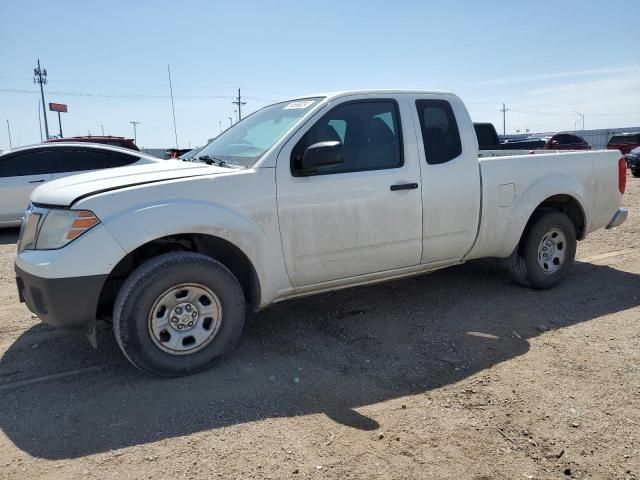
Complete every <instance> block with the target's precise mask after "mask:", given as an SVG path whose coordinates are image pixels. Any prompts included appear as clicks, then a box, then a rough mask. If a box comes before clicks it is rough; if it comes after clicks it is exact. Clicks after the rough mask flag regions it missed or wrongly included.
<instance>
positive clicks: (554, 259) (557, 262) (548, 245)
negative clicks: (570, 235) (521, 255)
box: [538, 228, 567, 275]
mask: <svg viewBox="0 0 640 480" xmlns="http://www.w3.org/2000/svg"><path fill="white" fill-rule="evenodd" d="M566 248H567V238H566V237H565V235H564V233H563V232H562V231H561V230H559V229H557V228H552V229H551V230H549V231H548V232H547V233H545V234H544V235H543V236H542V240H541V241H540V245H538V264H539V265H540V268H541V269H542V271H543V272H544V273H545V274H547V275H552V274H554V273H556V272H557V271H558V270H559V269H560V267H561V266H562V264H563V262H564V256H565V250H566Z"/></svg>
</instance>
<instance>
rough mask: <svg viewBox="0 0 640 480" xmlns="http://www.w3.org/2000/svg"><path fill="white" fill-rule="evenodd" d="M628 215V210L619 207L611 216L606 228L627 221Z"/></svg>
mask: <svg viewBox="0 0 640 480" xmlns="http://www.w3.org/2000/svg"><path fill="white" fill-rule="evenodd" d="M628 215H629V210H627V209H626V208H619V209H618V211H617V212H616V214H615V215H614V216H613V218H612V219H611V221H610V222H609V225H607V229H609V228H615V227H618V226H620V225H622V224H623V223H624V222H626V221H627V216H628Z"/></svg>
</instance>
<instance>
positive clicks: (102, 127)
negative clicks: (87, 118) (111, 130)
mask: <svg viewBox="0 0 640 480" xmlns="http://www.w3.org/2000/svg"><path fill="white" fill-rule="evenodd" d="M100 128H101V129H102V136H103V137H104V125H103V124H100Z"/></svg>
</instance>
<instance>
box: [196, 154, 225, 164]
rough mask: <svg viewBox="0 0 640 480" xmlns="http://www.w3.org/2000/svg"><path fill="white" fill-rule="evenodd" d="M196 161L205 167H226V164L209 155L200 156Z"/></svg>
mask: <svg viewBox="0 0 640 480" xmlns="http://www.w3.org/2000/svg"><path fill="white" fill-rule="evenodd" d="M198 160H202V161H203V162H204V163H206V164H207V165H218V166H219V167H225V166H227V162H225V161H224V160H222V159H220V158H216V157H212V156H210V155H200V156H199V157H198Z"/></svg>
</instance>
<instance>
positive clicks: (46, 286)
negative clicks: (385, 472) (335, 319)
mask: <svg viewBox="0 0 640 480" xmlns="http://www.w3.org/2000/svg"><path fill="white" fill-rule="evenodd" d="M619 157H620V155H619V153H618V152H615V151H592V152H575V153H574V152H567V153H549V154H544V155H542V154H541V155H537V156H535V159H534V158H533V157H531V156H529V155H522V156H506V157H490V158H482V159H479V158H478V142H477V139H476V136H475V134H474V129H473V124H472V122H471V119H470V117H469V114H468V113H467V110H466V109H465V107H464V105H463V103H462V102H461V101H460V99H458V97H456V96H454V95H451V94H446V93H429V92H409V91H358V92H344V93H336V94H327V95H318V96H313V97H308V98H302V99H297V100H292V101H287V102H282V103H277V104H275V105H271V106H268V107H266V108H264V109H262V110H259V111H258V112H256V113H254V114H253V115H251V116H249V117H247V118H245V119H244V120H242V121H241V122H239V123H237V124H236V125H234V126H233V127H232V128H230V129H229V130H227V131H226V132H224V133H222V134H221V135H220V136H218V137H217V138H216V139H214V140H213V141H212V142H211V143H209V144H208V145H207V146H206V147H204V148H203V149H202V151H201V152H200V154H199V158H200V159H201V160H203V161H206V162H207V163H209V164H211V165H204V164H194V163H187V162H180V161H177V160H169V161H166V162H163V163H158V164H151V165H144V166H131V167H123V168H118V169H112V170H108V171H103V172H95V173H88V174H83V175H80V176H74V177H70V178H65V179H60V180H57V181H54V182H51V183H48V184H45V185H43V186H41V187H39V188H38V189H37V190H36V191H35V192H34V193H33V195H32V197H31V201H32V205H31V207H30V210H29V212H28V215H27V216H26V217H25V220H24V223H23V227H22V231H21V235H20V240H19V244H18V256H17V259H16V273H17V283H18V288H19V291H20V296H21V299H22V300H23V301H25V302H26V303H27V306H28V307H29V309H31V310H32V311H33V312H34V313H35V314H37V315H38V316H39V317H40V318H41V319H42V321H43V322H45V323H48V324H50V325H55V326H59V327H67V328H73V329H76V330H80V331H83V332H85V333H87V334H88V335H89V337H90V338H92V337H93V340H94V341H95V334H94V333H93V332H94V325H95V319H96V318H104V319H107V320H110V321H112V322H113V330H114V333H115V337H116V339H117V341H118V344H119V345H120V347H121V349H122V351H123V352H124V354H125V355H126V357H127V358H128V359H129V360H130V361H131V362H132V363H133V364H134V365H135V366H136V367H138V368H140V369H141V370H143V371H144V372H147V373H151V374H156V375H163V376H174V375H183V374H189V373H192V372H195V371H199V370H202V369H205V368H207V367H209V366H210V365H211V364H212V362H214V360H215V359H216V358H217V357H219V356H220V355H222V354H224V353H226V352H228V351H229V350H230V349H231V348H232V347H233V345H234V344H235V342H236V340H237V338H238V336H239V335H240V333H241V331H242V326H243V322H244V316H245V303H250V304H251V305H252V307H253V309H255V310H259V309H262V308H264V307H266V306H268V305H270V304H272V303H274V302H278V301H281V300H285V299H288V298H292V297H299V296H303V295H309V294H314V293H319V292H326V291H331V290H336V289H340V288H345V287H349V286H353V285H362V284H369V283H374V282H379V281H383V280H389V279H394V278H400V277H405V276H408V275H414V274H420V273H424V272H428V271H431V270H436V269H439V268H442V267H446V266H449V265H455V264H460V263H463V262H465V261H467V260H471V259H476V258H481V257H501V258H508V257H510V258H511V263H512V266H513V274H514V277H515V279H516V280H517V281H518V282H520V283H521V284H523V285H527V286H531V287H534V288H541V289H544V288H551V287H553V286H555V285H557V284H558V283H559V282H560V281H561V280H562V279H563V278H564V277H565V276H566V275H567V273H568V271H569V269H570V267H571V264H572V262H573V259H574V255H575V249H576V240H577V239H578V240H579V239H583V238H585V236H587V235H588V234H589V233H590V232H592V231H594V230H597V229H600V228H604V227H606V228H612V227H615V226H617V225H620V224H621V223H622V222H624V221H625V219H626V216H627V212H626V210H624V209H621V208H620V203H621V198H622V193H623V192H624V188H625V178H626V177H625V165H624V160H621V159H620V158H619Z"/></svg>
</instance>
